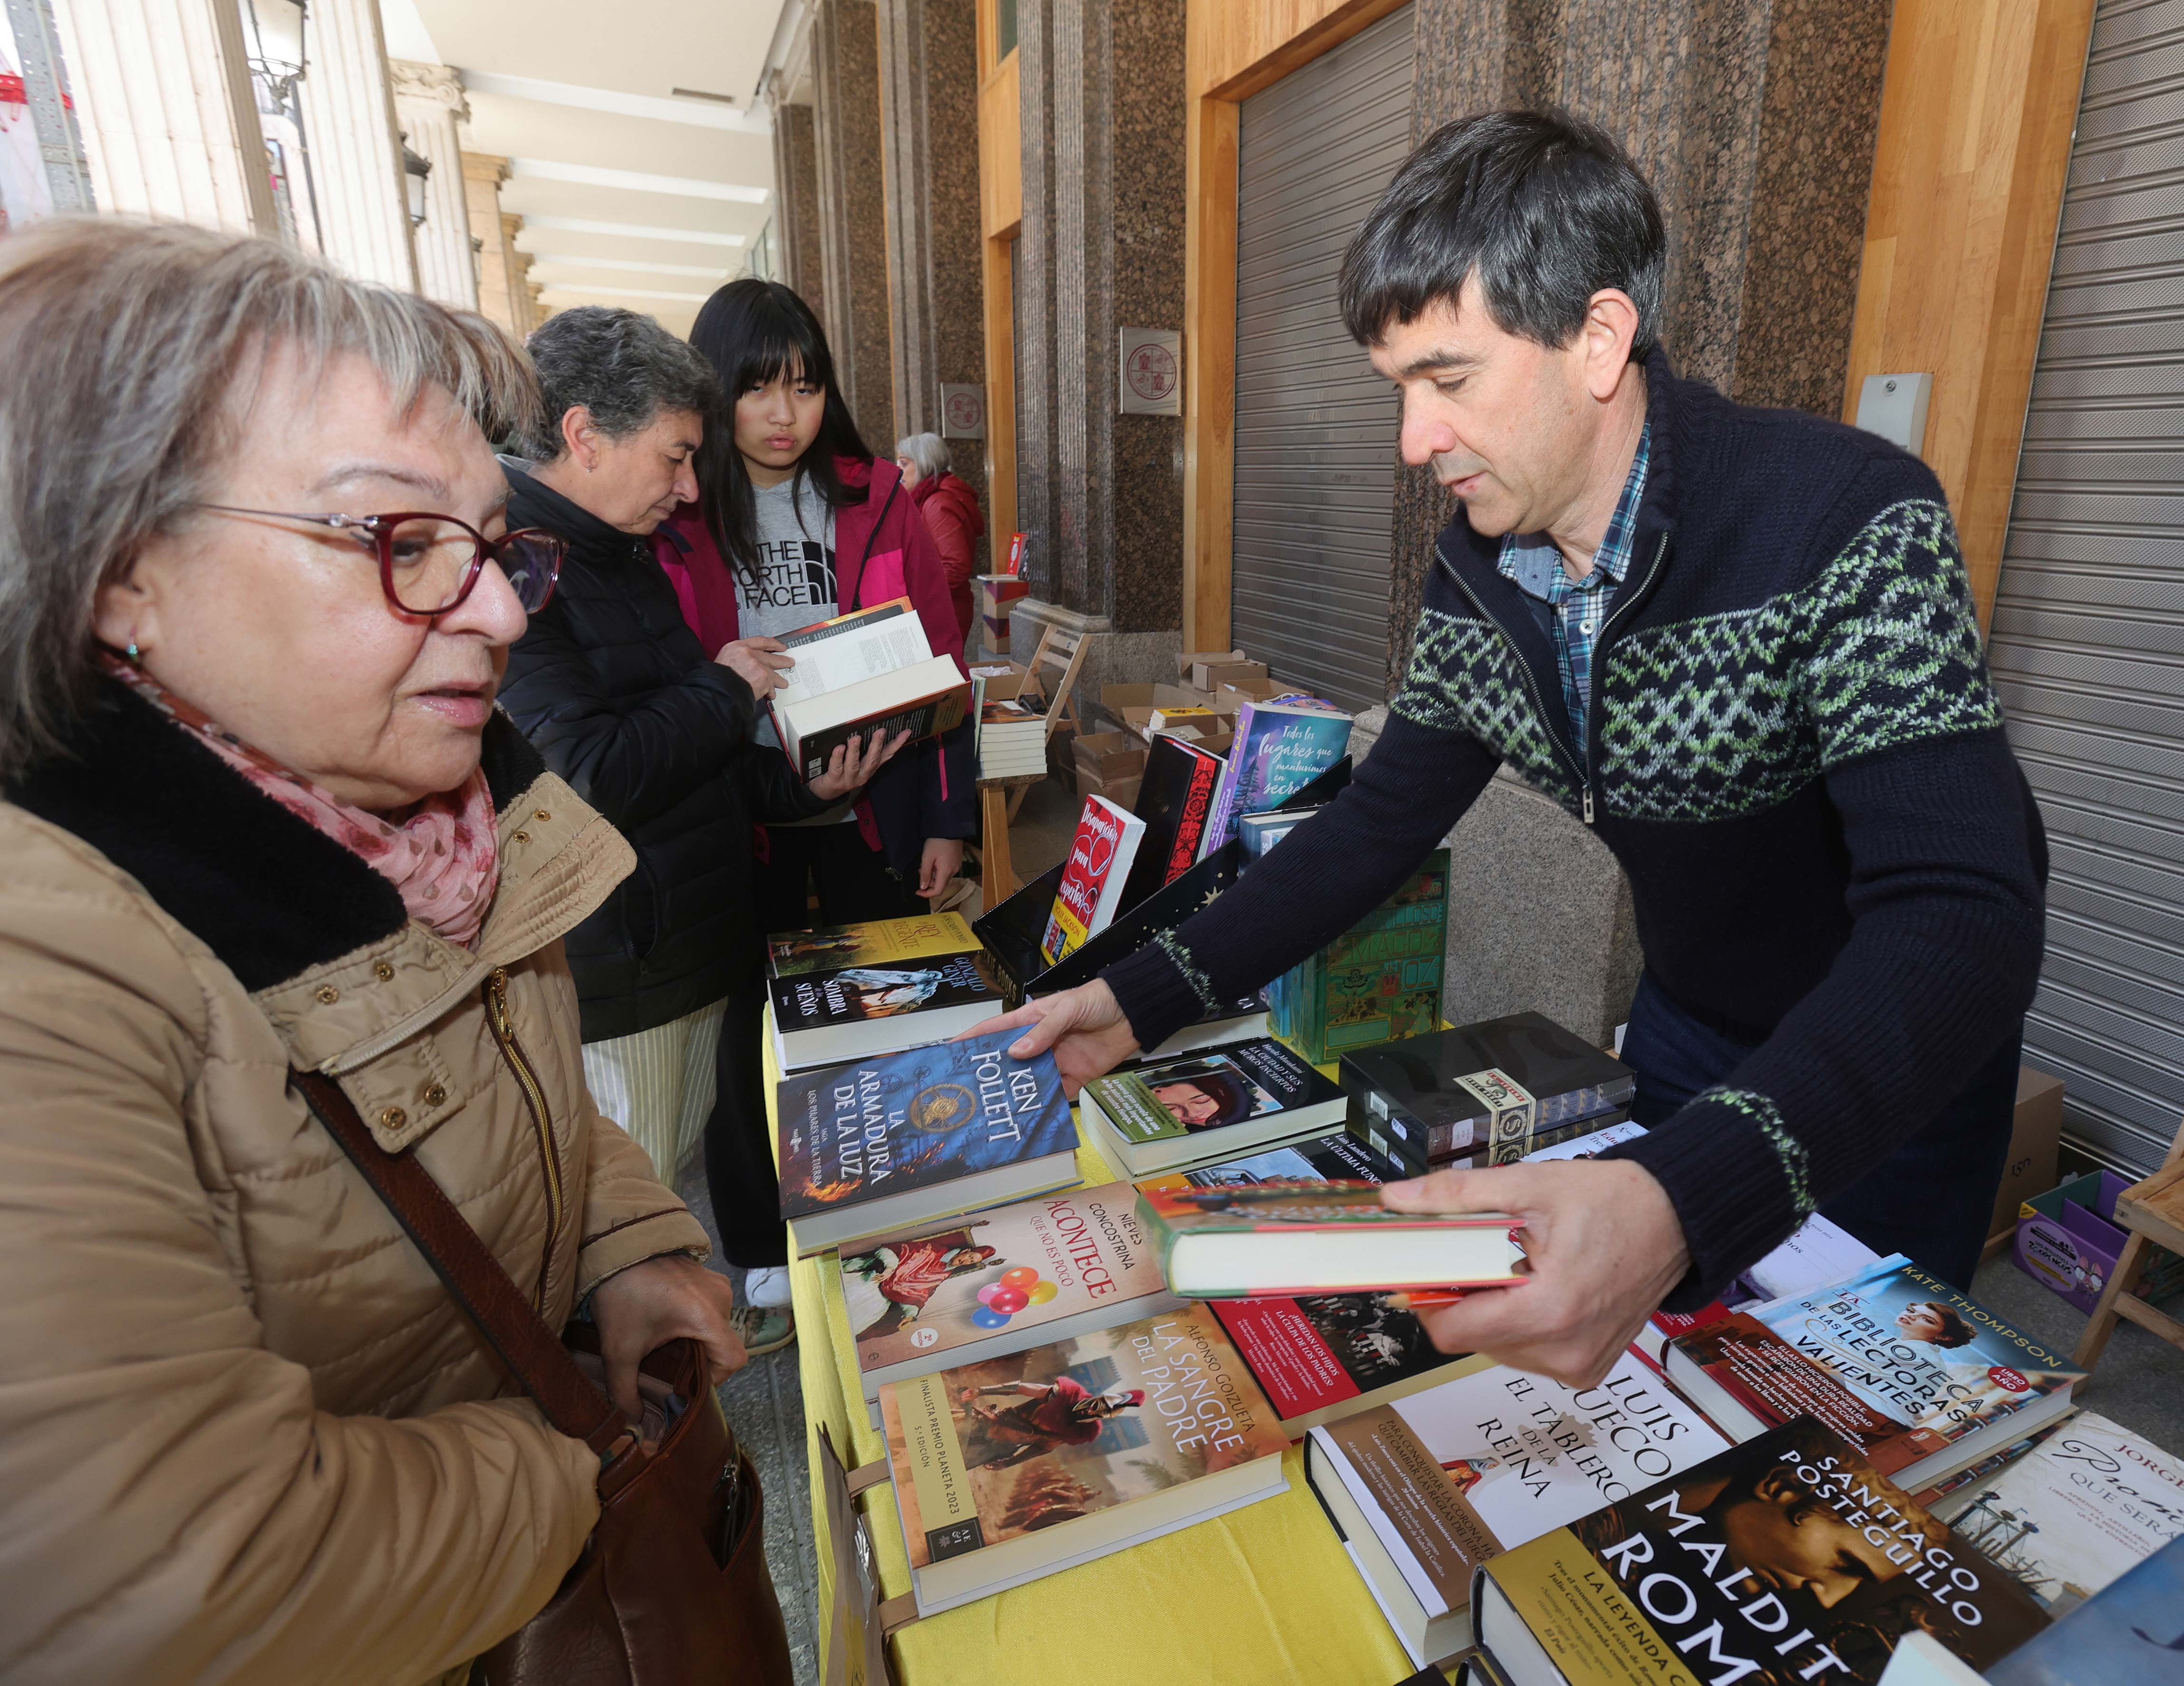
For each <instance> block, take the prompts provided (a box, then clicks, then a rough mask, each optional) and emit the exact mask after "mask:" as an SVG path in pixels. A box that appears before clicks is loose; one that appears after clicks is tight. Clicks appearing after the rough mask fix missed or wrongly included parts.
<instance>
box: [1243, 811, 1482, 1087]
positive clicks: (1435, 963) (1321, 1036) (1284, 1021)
mask: <svg viewBox="0 0 2184 1686" xmlns="http://www.w3.org/2000/svg"><path fill="white" fill-rule="evenodd" d="M1251 817H1252V818H1269V817H1273V818H1287V817H1288V816H1285V815H1274V816H1268V815H1253V816H1251ZM1246 823H1249V822H1248V821H1246ZM1290 823H1291V824H1295V823H1297V821H1290ZM1266 835H1267V833H1266V832H1264V831H1261V832H1260V833H1259V837H1260V838H1262V839H1263V838H1264V837H1266ZM1280 835H1286V832H1283V833H1281V834H1280ZM1280 835H1277V836H1276V837H1274V839H1273V841H1275V842H1279V840H1280ZM1268 847H1271V844H1268ZM1245 849H1246V852H1247V853H1248V852H1249V850H1250V849H1251V839H1247V841H1246V843H1245ZM1447 949H1448V851H1447V850H1446V849H1435V851H1434V852H1433V853H1432V854H1429V855H1428V856H1427V857H1426V860H1425V864H1424V865H1422V866H1421V867H1419V868H1418V871H1416V872H1414V873H1412V875H1411V878H1410V882H1407V884H1405V885H1404V886H1403V888H1401V889H1400V890H1398V891H1396V893H1395V894H1394V895H1392V896H1390V898H1389V899H1388V900H1387V901H1386V902H1385V903H1384V904H1382V905H1381V906H1379V907H1378V908H1375V909H1374V910H1373V911H1372V912H1371V913H1368V914H1367V915H1365V917H1364V918H1362V919H1361V920H1359V921H1357V924H1355V925H1353V926H1351V927H1350V929H1349V930H1347V931H1346V932H1343V933H1342V935H1341V936H1340V937H1338V938H1335V939H1334V941H1333V942H1332V943H1329V944H1328V945H1327V946H1326V947H1325V948H1324V949H1321V950H1320V951H1319V952H1318V954H1314V955H1313V956H1312V958H1311V959H1310V960H1306V961H1303V962H1302V963H1301V964H1300V965H1295V966H1292V967H1290V970H1289V971H1285V972H1284V973H1283V974H1282V975H1281V976H1280V977H1278V978H1276V979H1275V980H1274V981H1273V982H1272V983H1270V984H1269V985H1268V986H1267V1006H1268V1011H1269V1012H1270V1013H1271V1014H1272V1015H1273V1026H1274V1033H1275V1034H1276V1035H1277V1036H1279V1037H1281V1038H1284V1040H1286V1041H1287V1042H1288V1043H1290V1046H1291V1047H1293V1048H1295V1049H1296V1050H1297V1051H1298V1052H1299V1053H1301V1054H1303V1055H1304V1057H1305V1058H1306V1059H1307V1060H1312V1061H1313V1062H1315V1063H1319V1062H1322V1061H1325V1060H1333V1059H1334V1058H1336V1057H1337V1056H1338V1055H1340V1054H1346V1053H1350V1052H1353V1051H1355V1050H1357V1049H1363V1048H1371V1047H1373V1046H1376V1045H1377V1044H1379V1043H1384V1042H1394V1041H1396V1040H1398V1039H1400V1038H1406V1037H1414V1036H1420V1035H1424V1034H1426V1033H1427V1032H1431V1031H1433V1030H1434V1029H1435V1027H1437V1026H1439V1025H1440V996H1441V968H1442V966H1443V965H1444V963H1445V961H1446V955H1447Z"/></svg>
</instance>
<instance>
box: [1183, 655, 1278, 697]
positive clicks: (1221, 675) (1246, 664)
mask: <svg viewBox="0 0 2184 1686" xmlns="http://www.w3.org/2000/svg"><path fill="white" fill-rule="evenodd" d="M1266 676H1267V665H1266V663H1264V662H1262V661H1195V662H1193V663H1191V665H1190V682H1191V684H1192V685H1193V686H1195V687H1197V688H1198V689H1199V690H1201V691H1218V690H1219V689H1220V688H1221V687H1223V685H1235V684H1240V683H1241V682H1243V681H1245V680H1246V679H1264V678H1265V677H1266Z"/></svg>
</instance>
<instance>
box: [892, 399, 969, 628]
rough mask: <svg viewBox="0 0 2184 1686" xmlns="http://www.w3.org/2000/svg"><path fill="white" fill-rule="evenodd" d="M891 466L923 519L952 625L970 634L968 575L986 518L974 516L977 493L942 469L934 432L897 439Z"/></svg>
mask: <svg viewBox="0 0 2184 1686" xmlns="http://www.w3.org/2000/svg"><path fill="white" fill-rule="evenodd" d="M894 465H895V466H896V467H897V468H899V469H900V470H902V483H903V484H904V485H905V486H906V487H909V488H910V496H911V502H913V503H915V504H917V508H918V512H919V513H920V514H921V515H923V516H924V517H925V525H926V527H927V529H928V531H930V532H931V533H932V534H933V546H934V548H936V549H938V550H939V552H940V565H941V568H942V570H944V572H945V573H946V574H947V576H948V597H949V600H950V602H952V603H953V604H955V605H956V626H958V627H959V628H961V632H962V635H963V636H964V637H970V636H971V576H972V575H973V574H975V573H976V572H978V539H979V537H980V536H981V535H983V533H984V532H985V531H986V518H985V517H984V516H983V515H980V514H979V513H978V493H977V492H973V491H972V490H971V488H970V487H967V486H966V485H965V484H964V483H963V482H962V481H961V480H958V479H957V478H956V476H954V475H952V474H950V473H949V471H948V447H947V446H946V444H944V442H942V440H941V437H940V436H939V434H938V433H913V434H911V436H910V437H909V438H907V439H898V440H896V441H895V447H894Z"/></svg>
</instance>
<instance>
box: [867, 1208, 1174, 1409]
mask: <svg viewBox="0 0 2184 1686" xmlns="http://www.w3.org/2000/svg"><path fill="white" fill-rule="evenodd" d="M840 1269H841V1272H842V1302H843V1304H844V1306H846V1307H847V1308H848V1310H849V1314H850V1333H851V1334H852V1336H853V1337H854V1338H855V1341H856V1344H857V1369H858V1372H859V1373H860V1374H861V1376H862V1377H864V1388H865V1399H866V1401H867V1403H868V1404H869V1405H870V1406H871V1409H872V1426H873V1427H875V1428H877V1427H879V1397H880V1384H881V1383H883V1382H894V1381H899V1380H900V1379H901V1378H902V1377H905V1376H915V1375H921V1374H922V1373H923V1372H927V1371H928V1370H939V1369H942V1368H944V1367H945V1366H949V1365H952V1364H970V1363H975V1362H977V1361H978V1360H982V1359H987V1358H999V1357H1001V1356H1003V1355H1006V1354H1008V1353H1011V1352H1021V1351H1022V1350H1023V1349H1024V1348H1026V1347H1028V1346H1037V1345H1039V1344H1040V1343H1041V1342H1044V1341H1056V1340H1061V1339H1063V1338H1066V1337H1067V1336H1070V1335H1073V1334H1077V1333H1081V1332H1082V1331H1084V1330H1086V1329H1093V1328H1100V1327H1105V1326H1106V1325H1107V1324H1110V1323H1127V1322H1131V1321H1132V1320H1133V1319H1135V1318H1140V1317H1147V1316H1151V1315H1152V1314H1153V1313H1155V1312H1156V1311H1172V1310H1174V1309H1175V1308H1176V1307H1177V1306H1178V1305H1182V1304H1183V1302H1182V1300H1180V1299H1178V1298H1177V1297H1176V1296H1175V1295H1173V1294H1170V1293H1169V1292H1168V1291H1167V1280H1166V1278H1164V1277H1162V1275H1161V1272H1160V1260H1159V1257H1158V1256H1157V1255H1156V1253H1155V1252H1154V1250H1153V1244H1152V1239H1151V1237H1150V1236H1148V1235H1147V1234H1146V1233H1145V1221H1144V1220H1143V1219H1142V1218H1141V1217H1140V1216H1139V1213H1138V1195H1137V1190H1136V1189H1134V1188H1132V1187H1131V1186H1130V1185H1129V1184H1128V1183H1127V1182H1110V1183H1106V1184H1104V1185H1102V1186H1101V1187H1100V1188H1065V1189H1062V1190H1061V1191H1060V1192H1058V1193H1056V1194H1038V1195H1034V1197H1033V1198H1032V1199H1028V1200H1019V1201H1017V1203H1016V1204H1015V1205H1009V1206H996V1207H995V1208H994V1209H993V1210H990V1211H983V1212H978V1213H975V1214H973V1215H972V1216H968V1217H965V1218H960V1219H955V1220H951V1221H949V1223H948V1224H947V1227H944V1228H936V1227H933V1226H932V1225H927V1226H925V1227H922V1228H920V1229H917V1230H913V1231H910V1232H907V1233H900V1234H895V1235H883V1236H877V1237H875V1238H872V1240H869V1241H861V1242H858V1243H856V1244H855V1246H854V1247H845V1248H844V1249H843V1250H842V1256H841V1260H840Z"/></svg>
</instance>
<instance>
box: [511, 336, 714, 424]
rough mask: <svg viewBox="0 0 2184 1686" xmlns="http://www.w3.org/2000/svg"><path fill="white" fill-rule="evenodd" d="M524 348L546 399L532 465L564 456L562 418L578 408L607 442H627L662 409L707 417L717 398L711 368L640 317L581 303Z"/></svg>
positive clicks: (684, 344) (683, 342) (685, 345)
mask: <svg viewBox="0 0 2184 1686" xmlns="http://www.w3.org/2000/svg"><path fill="white" fill-rule="evenodd" d="M527 343H528V344H529V347H530V350H531V361H532V364H534V365H535V366H536V367H537V368H538V386H539V389H540V391H541V392H543V393H544V395H545V399H546V407H545V412H544V414H543V415H541V416H540V418H539V422H538V426H537V427H536V428H535V429H534V430H533V431H532V436H531V437H530V439H529V440H528V442H527V443H528V446H529V455H530V457H531V458H532V460H533V461H534V462H542V463H545V462H552V461H553V460H554V459H555V458H557V457H559V456H561V455H562V454H563V453H565V449H566V447H565V444H564V442H563V441H562V438H561V418H562V417H563V416H565V415H567V414H568V413H569V412H570V411H571V410H572V409H576V408H577V405H579V404H582V406H583V407H584V409H587V410H588V411H590V412H591V417H592V420H593V423H594V424H595V425H596V426H598V428H599V431H601V432H602V433H604V434H605V435H606V436H607V437H608V438H610V439H627V438H628V437H630V436H631V435H632V434H633V433H642V432H643V431H644V430H645V429H646V428H648V427H649V426H652V422H653V418H654V417H655V416H657V415H659V414H660V412H661V411H662V410H694V411H695V412H696V413H697V414H698V415H701V416H709V415H710V414H711V413H712V409H713V404H714V401H715V399H716V398H717V397H718V396H719V394H720V390H721V382H720V377H719V376H716V375H715V374H714V373H713V365H712V364H710V363H708V362H707V361H706V360H705V359H704V358H703V357H702V356H700V355H699V353H697V352H696V351H695V350H694V349H693V348H692V347H691V346H690V344H689V342H688V341H687V340H678V339H677V338H676V337H675V336H674V335H672V334H671V333H669V332H668V331H667V330H666V329H665V328H663V327H661V326H660V324H659V323H657V322H655V321H654V320H652V318H651V317H649V316H647V315H644V314H642V313H641V312H638V311H635V310H619V309H615V308H614V307H613V306H611V305H607V304H580V305H578V306H577V308H576V309H573V310H563V311H560V312H559V313H557V314H554V315H552V316H549V317H548V318H547V319H546V320H545V322H544V324H543V326H539V327H538V328H535V329H533V330H532V334H531V338H530V340H529V341H528V342H527Z"/></svg>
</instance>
